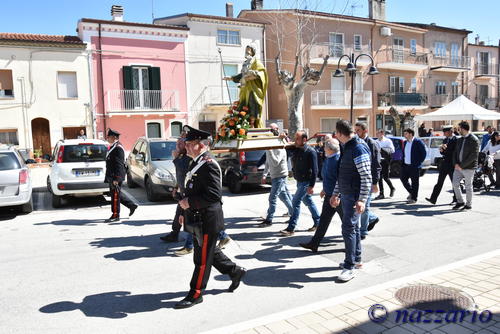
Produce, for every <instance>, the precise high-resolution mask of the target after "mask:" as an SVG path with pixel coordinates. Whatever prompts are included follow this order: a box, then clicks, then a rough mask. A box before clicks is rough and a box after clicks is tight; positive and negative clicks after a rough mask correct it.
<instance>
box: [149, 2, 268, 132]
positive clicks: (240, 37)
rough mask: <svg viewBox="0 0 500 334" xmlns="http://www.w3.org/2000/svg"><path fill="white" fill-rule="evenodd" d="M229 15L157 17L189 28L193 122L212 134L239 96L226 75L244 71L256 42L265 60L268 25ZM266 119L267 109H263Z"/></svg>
mask: <svg viewBox="0 0 500 334" xmlns="http://www.w3.org/2000/svg"><path fill="white" fill-rule="evenodd" d="M226 14H227V15H226V16H225V17H224V16H208V15H200V14H191V13H185V14H180V15H175V16H169V17H164V18H158V19H155V20H154V23H155V24H157V25H160V26H161V25H165V24H167V25H178V26H186V27H188V28H189V37H188V39H187V41H186V66H187V67H186V71H187V72H186V77H187V87H188V110H189V116H190V123H192V124H193V125H194V126H197V127H199V128H201V129H203V130H206V131H208V132H210V133H212V134H214V133H215V131H216V128H217V127H218V124H219V122H220V120H221V119H222V117H223V116H224V115H225V113H226V112H227V109H228V106H229V105H230V104H231V103H232V102H234V101H236V100H238V95H239V88H238V85H237V84H236V83H234V82H232V81H227V82H226V81H223V80H222V78H223V77H224V76H232V75H236V74H238V73H240V71H241V66H242V64H243V62H244V60H245V48H246V46H247V45H250V44H252V45H254V46H255V47H256V49H257V51H256V57H257V58H258V59H259V60H260V61H263V59H264V58H265V57H264V48H263V36H264V25H263V24H262V23H258V22H256V21H254V20H247V19H241V18H234V17H232V7H230V6H229V7H228V8H227V13H226ZM263 113H264V116H263V119H266V117H265V113H266V109H265V110H264V111H263Z"/></svg>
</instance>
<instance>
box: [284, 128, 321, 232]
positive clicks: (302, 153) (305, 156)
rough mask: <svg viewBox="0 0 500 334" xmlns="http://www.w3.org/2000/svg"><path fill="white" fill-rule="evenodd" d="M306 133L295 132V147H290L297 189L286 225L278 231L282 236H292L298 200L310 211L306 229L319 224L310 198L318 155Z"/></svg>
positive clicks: (315, 209)
mask: <svg viewBox="0 0 500 334" xmlns="http://www.w3.org/2000/svg"><path fill="white" fill-rule="evenodd" d="M306 142H307V134H306V133H305V132H304V131H297V133H295V148H294V149H292V153H293V156H292V166H293V168H292V170H293V177H294V178H295V180H297V191H296V192H295V195H293V199H292V207H293V213H292V216H291V217H290V220H289V221H288V227H287V228H286V229H284V230H282V231H280V233H281V234H282V235H283V236H286V237H289V236H292V235H293V234H294V233H295V232H294V231H295V227H296V226H297V221H298V219H299V215H300V202H303V203H304V204H305V205H306V206H307V207H308V208H309V211H310V212H311V215H312V218H313V226H312V227H311V228H309V229H308V231H316V228H317V226H318V224H319V212H318V209H317V208H316V205H315V204H314V202H313V200H312V196H311V195H312V194H313V193H314V184H315V183H316V176H317V175H318V157H317V156H316V151H315V150H314V149H313V148H312V147H310V146H309V145H307V143H306Z"/></svg>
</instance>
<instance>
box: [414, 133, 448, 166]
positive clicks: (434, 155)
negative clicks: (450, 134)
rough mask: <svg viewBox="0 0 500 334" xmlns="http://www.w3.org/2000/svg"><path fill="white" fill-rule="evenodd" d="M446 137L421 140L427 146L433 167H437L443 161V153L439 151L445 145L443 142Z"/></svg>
mask: <svg viewBox="0 0 500 334" xmlns="http://www.w3.org/2000/svg"><path fill="white" fill-rule="evenodd" d="M445 138H446V137H444V136H433V137H424V138H420V139H421V140H422V141H423V142H424V144H425V146H427V148H428V150H429V151H428V152H429V158H430V159H431V165H432V166H437V165H438V164H439V161H440V160H442V159H443V156H442V155H441V152H440V151H439V147H440V146H441V145H442V144H443V141H444V139H445Z"/></svg>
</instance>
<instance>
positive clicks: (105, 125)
mask: <svg viewBox="0 0 500 334" xmlns="http://www.w3.org/2000/svg"><path fill="white" fill-rule="evenodd" d="M101 37H102V36H101V24H100V23H99V38H98V39H99V48H98V50H97V52H99V81H100V84H101V107H102V115H103V116H102V117H103V124H104V130H103V135H104V137H106V129H107V128H108V127H107V122H106V108H105V107H104V74H103V73H102V43H101Z"/></svg>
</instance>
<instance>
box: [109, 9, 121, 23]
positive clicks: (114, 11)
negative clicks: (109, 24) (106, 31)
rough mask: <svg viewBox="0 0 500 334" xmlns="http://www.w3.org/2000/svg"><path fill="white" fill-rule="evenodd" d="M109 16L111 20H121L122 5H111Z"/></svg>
mask: <svg viewBox="0 0 500 334" xmlns="http://www.w3.org/2000/svg"><path fill="white" fill-rule="evenodd" d="M111 16H112V17H113V19H112V20H113V21H123V7H122V6H118V5H113V6H111Z"/></svg>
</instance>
